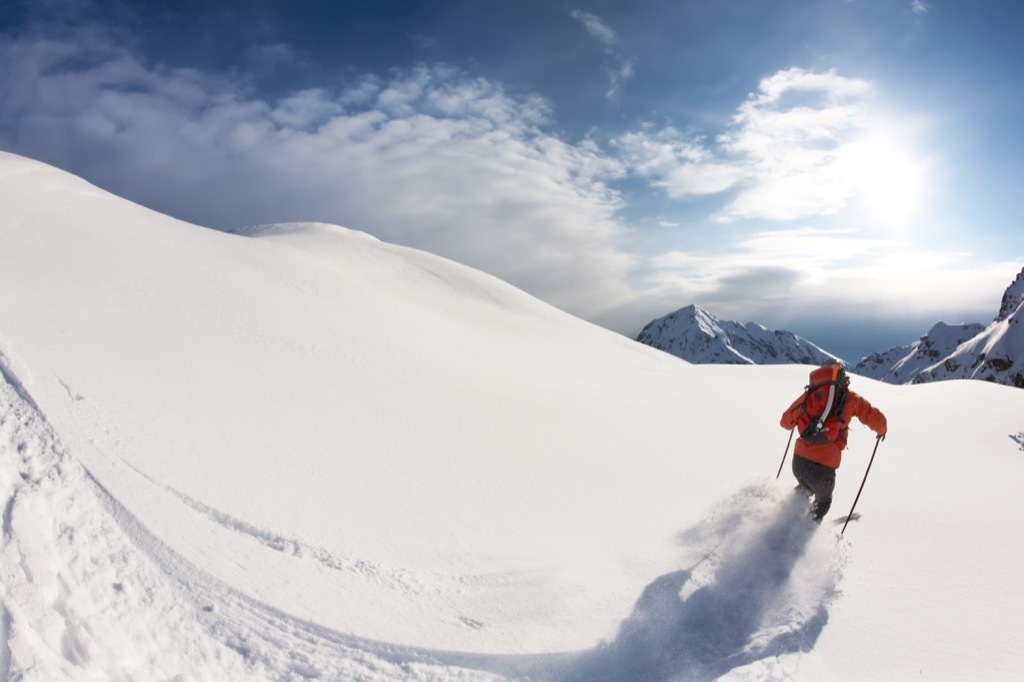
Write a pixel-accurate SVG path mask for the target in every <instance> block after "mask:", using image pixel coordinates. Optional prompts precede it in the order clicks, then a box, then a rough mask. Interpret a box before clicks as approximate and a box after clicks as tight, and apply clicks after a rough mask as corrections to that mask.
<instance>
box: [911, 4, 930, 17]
mask: <svg viewBox="0 0 1024 682" xmlns="http://www.w3.org/2000/svg"><path fill="white" fill-rule="evenodd" d="M931 8H932V6H931V5H930V4H928V3H927V2H925V1H924V0H913V1H912V2H911V3H910V11H912V12H913V13H914V14H917V15H921V14H927V13H928V12H929V11H930V10H931Z"/></svg>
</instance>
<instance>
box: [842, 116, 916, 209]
mask: <svg viewBox="0 0 1024 682" xmlns="http://www.w3.org/2000/svg"><path fill="white" fill-rule="evenodd" d="M841 167H842V171H843V175H844V176H845V180H846V182H847V183H848V185H849V186H848V189H849V191H850V192H851V194H852V195H853V197H855V201H856V202H857V203H858V204H859V205H860V206H861V207H862V209H863V211H864V212H865V214H866V217H867V218H869V219H871V220H872V221H874V222H876V223H879V224H882V225H887V226H891V227H903V226H906V225H908V224H909V223H910V222H912V221H913V220H914V219H916V218H919V217H920V216H921V215H922V214H923V213H924V212H925V210H926V208H927V206H926V201H927V196H926V195H927V191H926V190H927V175H928V173H927V162H926V159H925V158H924V157H922V156H921V155H920V154H918V153H916V152H915V151H914V150H913V149H912V148H911V147H910V146H909V145H907V144H906V143H904V142H902V141H901V140H900V139H899V138H898V137H896V136H895V135H891V134H890V135H886V134H877V133H876V134H873V135H868V136H865V137H863V138H861V139H859V140H857V141H854V142H851V143H849V144H848V145H847V146H846V147H845V148H844V150H843V156H842V161H841Z"/></svg>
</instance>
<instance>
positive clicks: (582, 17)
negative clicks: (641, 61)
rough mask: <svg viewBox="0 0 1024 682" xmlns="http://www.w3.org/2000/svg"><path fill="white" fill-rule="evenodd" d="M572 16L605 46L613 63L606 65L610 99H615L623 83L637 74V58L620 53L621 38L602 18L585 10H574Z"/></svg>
mask: <svg viewBox="0 0 1024 682" xmlns="http://www.w3.org/2000/svg"><path fill="white" fill-rule="evenodd" d="M571 16H572V18H573V19H575V20H576V21H578V22H579V23H580V24H582V25H583V28H585V29H586V31H587V33H589V34H590V36H591V37H593V38H594V39H596V40H597V41H598V42H599V43H601V45H602V46H603V47H604V51H605V54H606V55H607V56H608V58H609V59H610V60H611V63H610V64H609V65H607V66H606V67H605V72H606V73H607V74H608V84H609V86H608V91H607V93H605V94H606V96H607V97H608V99H611V100H613V99H615V98H616V97H617V96H618V94H619V90H620V88H621V87H622V85H623V83H625V82H626V81H628V80H630V79H631V78H633V76H634V75H635V71H634V69H635V67H636V60H635V59H632V58H627V57H624V56H622V55H621V54H620V53H619V39H618V36H617V35H616V34H615V31H613V30H612V29H611V28H609V27H608V26H607V25H606V24H605V23H604V22H603V21H601V18H600V17H598V16H596V15H594V14H591V13H590V12H585V11H583V10H573V12H572V14H571Z"/></svg>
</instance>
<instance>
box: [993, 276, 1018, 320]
mask: <svg viewBox="0 0 1024 682" xmlns="http://www.w3.org/2000/svg"><path fill="white" fill-rule="evenodd" d="M1021 303H1024V268H1022V269H1021V271H1020V273H1019V274H1018V275H1017V278H1016V279H1015V280H1013V283H1012V284H1010V286H1008V287H1007V288H1006V291H1005V292H1003V300H1002V303H1001V304H1000V305H999V314H998V315H996V319H995V321H996V322H1002V321H1003V320H1005V319H1007V318H1008V317H1010V316H1011V315H1013V314H1014V313H1015V312H1017V310H1018V309H1019V308H1020V306H1021Z"/></svg>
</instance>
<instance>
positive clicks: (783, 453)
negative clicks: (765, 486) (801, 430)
mask: <svg viewBox="0 0 1024 682" xmlns="http://www.w3.org/2000/svg"><path fill="white" fill-rule="evenodd" d="M793 431H795V429H790V430H789V440H787V441H786V449H785V450H784V451H783V452H782V461H781V462H779V473H777V474H775V480H776V481H777V480H779V476H781V475H782V466H783V465H784V464H785V463H786V455H788V454H789V444H790V443H792V442H793Z"/></svg>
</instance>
